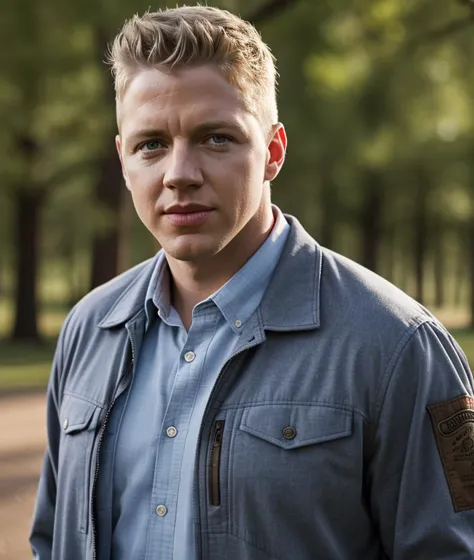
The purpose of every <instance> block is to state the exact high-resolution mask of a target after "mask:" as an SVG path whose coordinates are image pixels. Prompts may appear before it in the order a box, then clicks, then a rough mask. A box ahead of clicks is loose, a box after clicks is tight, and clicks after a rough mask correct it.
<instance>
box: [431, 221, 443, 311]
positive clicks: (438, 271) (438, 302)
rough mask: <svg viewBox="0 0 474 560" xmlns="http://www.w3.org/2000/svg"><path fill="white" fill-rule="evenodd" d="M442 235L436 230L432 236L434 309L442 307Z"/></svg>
mask: <svg viewBox="0 0 474 560" xmlns="http://www.w3.org/2000/svg"><path fill="white" fill-rule="evenodd" d="M443 241H444V240H443V233H442V231H441V230H437V232H436V234H435V236H434V254H433V265H434V284H435V307H438V308H440V307H444V304H445V299H444V293H445V290H444V243H443Z"/></svg>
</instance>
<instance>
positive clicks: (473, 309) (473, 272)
mask: <svg viewBox="0 0 474 560" xmlns="http://www.w3.org/2000/svg"><path fill="white" fill-rule="evenodd" d="M467 252H468V255H467V257H468V260H469V300H470V301H469V310H470V313H471V321H470V327H471V329H472V328H474V212H473V215H472V217H471V223H470V227H469V238H468V243H467Z"/></svg>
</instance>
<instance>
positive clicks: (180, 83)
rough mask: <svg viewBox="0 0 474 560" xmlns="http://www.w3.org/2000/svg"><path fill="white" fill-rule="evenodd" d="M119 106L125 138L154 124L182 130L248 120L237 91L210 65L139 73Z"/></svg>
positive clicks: (131, 82)
mask: <svg viewBox="0 0 474 560" xmlns="http://www.w3.org/2000/svg"><path fill="white" fill-rule="evenodd" d="M119 104H120V105H119V112H120V115H121V127H122V133H123V134H125V135H126V134H128V133H131V132H133V130H135V129H136V128H141V127H143V126H151V125H153V126H156V125H157V123H159V124H160V126H164V125H166V124H170V125H172V124H176V125H179V126H180V127H182V126H185V125H186V124H192V123H195V122H198V121H206V120H210V119H212V120H234V121H235V122H236V123H237V122H238V123H240V124H244V121H245V120H246V119H248V118H249V117H251V115H250V113H249V112H248V111H247V110H246V107H245V103H244V101H243V97H242V94H241V92H240V90H239V89H238V88H237V87H236V86H234V85H232V84H230V83H229V82H228V81H227V80H226V79H225V77H224V76H223V74H222V72H221V71H220V70H219V69H218V68H217V67H215V66H212V65H206V66H199V67H193V68H185V69H174V70H171V71H165V70H158V69H146V70H139V71H138V72H137V73H135V74H134V75H133V76H132V78H131V79H130V81H129V84H128V87H127V89H126V91H125V93H124V95H123V97H122V100H121V101H120V102H119Z"/></svg>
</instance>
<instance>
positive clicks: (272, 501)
mask: <svg viewBox="0 0 474 560" xmlns="http://www.w3.org/2000/svg"><path fill="white" fill-rule="evenodd" d="M236 427H237V429H236V430H235V433H234V434H233V436H234V437H233V439H232V442H231V450H230V461H229V467H228V470H227V471H224V473H223V475H225V473H226V472H228V473H229V479H228V481H227V484H228V488H229V489H228V498H227V501H226V499H225V498H226V494H225V490H226V489H225V487H224V491H223V497H224V498H223V500H222V505H224V506H227V508H228V510H227V511H228V513H227V515H228V519H229V527H230V530H231V531H232V532H233V533H234V534H235V535H236V536H237V537H238V538H239V539H241V540H243V541H246V542H248V543H250V544H251V545H252V546H253V547H257V548H258V549H260V550H262V551H265V552H266V553H267V555H268V557H271V558H286V557H290V558H312V557H314V551H315V550H318V546H320V543H321V542H324V539H325V538H327V535H325V534H324V530H325V528H327V527H328V526H329V525H330V523H331V522H332V521H331V519H338V518H339V519H340V516H341V515H343V513H342V512H341V502H340V501H339V502H337V507H335V505H334V504H335V501H337V500H335V496H340V495H342V496H344V499H347V500H351V499H353V496H352V495H351V494H350V493H355V494H357V497H356V499H357V500H359V499H360V482H359V481H360V480H362V476H361V473H360V472H359V466H358V465H359V463H360V461H358V455H360V448H361V446H360V440H359V438H358V436H357V433H356V432H357V430H358V428H357V427H356V426H355V424H354V413H353V411H352V410H350V409H346V408H344V407H343V406H337V405H333V404H326V403H310V404H308V405H305V404H301V403H295V404H291V403H284V404H268V405H263V406H259V405H255V406H250V407H246V408H245V409H244V410H243V411H242V416H241V418H240V419H239V420H237V426H236ZM224 436H225V434H224ZM249 518H250V519H251V522H249ZM311 551H313V552H311ZM323 556H324V558H330V557H331V558H332V557H334V556H331V555H328V556H326V555H325V554H321V558H322V557H323Z"/></svg>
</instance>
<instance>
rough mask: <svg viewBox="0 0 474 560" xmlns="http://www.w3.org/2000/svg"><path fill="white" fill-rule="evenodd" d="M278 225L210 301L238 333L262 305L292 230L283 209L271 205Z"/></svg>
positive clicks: (275, 225)
mask: <svg viewBox="0 0 474 560" xmlns="http://www.w3.org/2000/svg"><path fill="white" fill-rule="evenodd" d="M272 209H273V215H274V217H275V223H274V225H273V229H272V231H271V232H270V235H269V236H268V237H267V239H266V240H265V241H264V243H263V244H262V245H261V247H260V248H259V249H258V250H257V252H256V253H254V255H253V256H252V257H251V258H250V259H249V260H248V261H247V262H246V263H245V264H244V266H243V267H242V268H240V269H239V270H238V271H237V272H236V273H235V274H234V276H232V278H230V280H228V281H227V282H226V283H225V284H224V285H223V286H222V287H221V288H220V289H219V290H218V291H217V292H215V293H214V294H212V295H211V296H210V297H209V298H208V299H210V300H211V301H213V302H214V303H215V304H216V305H217V307H218V308H219V310H220V312H221V313H222V315H223V316H224V318H225V320H226V321H227V323H228V324H229V325H230V327H231V328H232V330H233V331H234V332H236V333H239V332H241V330H242V327H243V326H244V325H245V323H246V322H247V321H248V320H249V318H250V317H251V316H252V314H253V313H254V311H255V310H256V309H257V307H258V306H259V305H260V303H261V301H262V298H263V295H264V293H265V290H266V289H267V286H268V284H269V282H270V279H271V277H272V274H273V271H274V270H275V267H276V265H277V264H278V261H279V259H280V256H281V253H282V251H283V247H284V245H285V243H286V240H287V238H288V233H289V230H290V226H289V225H288V222H287V221H286V219H285V217H284V216H283V214H282V213H281V211H280V209H279V208H278V207H277V206H275V205H272Z"/></svg>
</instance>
